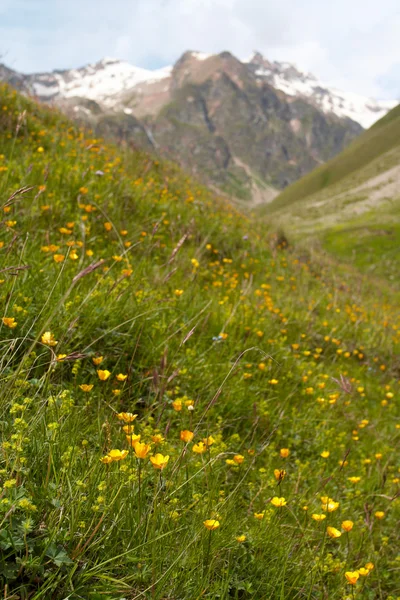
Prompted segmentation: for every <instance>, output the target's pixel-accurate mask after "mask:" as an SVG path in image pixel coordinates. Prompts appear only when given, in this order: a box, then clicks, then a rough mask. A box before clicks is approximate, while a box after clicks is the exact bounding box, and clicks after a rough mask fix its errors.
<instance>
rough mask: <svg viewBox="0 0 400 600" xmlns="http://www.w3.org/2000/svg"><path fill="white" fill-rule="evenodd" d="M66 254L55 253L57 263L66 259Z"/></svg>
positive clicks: (54, 257)
mask: <svg viewBox="0 0 400 600" xmlns="http://www.w3.org/2000/svg"><path fill="white" fill-rule="evenodd" d="M64 258H65V256H64V254H53V259H54V261H55V262H56V263H61V262H62V261H63V260H64Z"/></svg>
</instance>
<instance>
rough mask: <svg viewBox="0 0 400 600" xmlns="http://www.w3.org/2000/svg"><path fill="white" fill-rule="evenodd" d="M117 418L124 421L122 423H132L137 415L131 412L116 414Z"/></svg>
mask: <svg viewBox="0 0 400 600" xmlns="http://www.w3.org/2000/svg"><path fill="white" fill-rule="evenodd" d="M97 372H98V371H97ZM117 417H118V419H119V420H120V421H124V423H132V421H134V420H135V419H136V417H137V415H136V414H135V415H134V414H133V413H131V412H120V413H118V414H117Z"/></svg>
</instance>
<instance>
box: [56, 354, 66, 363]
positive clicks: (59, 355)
mask: <svg viewBox="0 0 400 600" xmlns="http://www.w3.org/2000/svg"><path fill="white" fill-rule="evenodd" d="M66 357H67V355H66V354H57V360H58V361H59V362H62V361H63V360H64V358H66Z"/></svg>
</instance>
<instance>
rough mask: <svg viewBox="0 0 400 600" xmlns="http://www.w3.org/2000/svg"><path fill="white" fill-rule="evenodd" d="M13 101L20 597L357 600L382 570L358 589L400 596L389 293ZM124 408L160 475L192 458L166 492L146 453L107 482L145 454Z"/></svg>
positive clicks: (9, 278)
mask: <svg viewBox="0 0 400 600" xmlns="http://www.w3.org/2000/svg"><path fill="white" fill-rule="evenodd" d="M0 96H1V102H0V105H1V106H2V111H1V115H0V142H1V162H0V165H1V166H0V189H1V198H2V205H3V207H2V210H3V211H4V217H3V221H2V223H1V229H0V241H1V244H0V245H1V249H0V260H1V266H0V276H1V284H0V294H1V301H2V306H3V309H2V310H3V315H4V317H6V318H7V319H12V318H13V319H15V322H16V326H15V327H14V328H10V327H9V325H12V324H13V322H12V321H6V323H5V324H3V325H1V329H0V344H1V348H2V352H1V360H0V377H1V388H0V389H1V392H0V398H1V401H0V430H1V439H2V446H1V451H0V452H1V453H0V485H1V486H2V494H1V499H0V519H1V532H0V548H1V550H2V553H1V555H0V578H1V581H2V586H3V589H2V592H3V595H4V597H10V594H11V593H12V592H15V594H16V595H17V596H14V597H21V598H26V597H28V595H29V598H30V599H31V600H32V599H33V600H38V599H39V598H40V599H44V598H46V599H47V598H54V599H58V598H59V599H61V598H66V597H68V598H70V599H71V600H74V599H78V598H85V599H91V600H100V599H103V600H104V598H108V599H109V600H110V599H113V600H114V599H115V600H117V599H122V598H129V599H133V598H156V599H160V600H161V599H171V600H172V599H173V598H174V599H175V598H183V597H184V598H198V597H200V596H201V597H202V598H210V599H211V598H212V599H214V598H237V599H239V598H240V599H247V598H249V599H250V598H271V599H275V598H276V599H282V598H309V599H311V598H322V597H324V598H329V600H335V599H338V600H339V599H342V598H343V597H344V596H345V595H346V594H347V593H348V592H349V586H348V585H347V584H346V579H345V572H346V571H353V570H354V569H356V568H359V567H361V566H363V565H365V564H366V563H367V562H370V561H372V562H373V563H374V565H375V568H374V569H373V570H372V571H371V572H370V574H369V575H368V577H366V578H363V577H361V576H360V581H359V582H358V583H357V586H356V593H361V594H362V597H363V598H367V599H371V600H372V599H373V598H382V599H384V598H389V596H390V595H392V596H396V595H398V594H399V589H398V577H397V574H398V560H397V552H396V540H397V529H396V522H397V521H398V517H399V501H398V499H394V498H395V496H396V493H397V491H398V484H399V473H398V467H397V466H396V454H395V447H396V443H397V442H398V439H399V433H400V432H399V427H398V425H396V418H398V408H397V406H396V397H397V396H398V393H399V383H398V380H399V375H400V365H399V362H398V359H397V358H396V351H397V350H398V347H399V341H400V315H399V311H398V307H397V306H396V305H395V304H394V306H392V305H391V304H390V302H389V301H388V299H387V296H389V294H388V295H387V296H385V291H384V290H379V289H375V288H374V287H373V286H370V287H368V283H365V282H364V281H363V280H361V279H360V278H358V277H355V276H351V277H349V276H348V275H347V274H346V270H341V268H340V267H339V266H338V265H329V264H327V265H324V264H322V263H321V262H320V261H318V260H313V261H310V260H309V259H307V257H306V256H304V255H303V254H297V253H296V252H295V251H294V250H292V251H287V250H285V249H284V248H281V247H280V246H279V245H278V246H277V245H276V244H274V243H273V239H270V238H268V239H266V234H265V230H264V228H261V226H260V227H259V225H258V224H257V223H253V222H250V221H249V220H247V219H245V218H244V217H243V216H242V215H240V214H239V213H236V212H235V211H233V210H232V209H230V208H228V207H227V206H225V205H224V204H223V203H222V202H219V201H218V200H217V199H215V198H214V197H212V196H211V195H210V194H209V193H208V192H206V191H205V190H204V189H202V188H200V187H199V186H197V185H196V184H194V183H193V182H191V181H190V180H188V179H187V178H186V177H185V176H183V175H182V174H181V173H180V172H179V171H177V170H176V169H175V168H174V167H172V166H169V165H165V164H159V163H157V162H154V161H153V160H151V159H149V158H147V157H146V156H145V155H141V154H131V155H127V156H122V155H120V154H118V152H117V151H116V150H115V149H114V148H112V147H107V146H105V145H104V144H103V143H102V142H101V141H100V140H93V139H90V136H87V135H85V134H83V133H82V132H80V131H78V130H76V129H74V128H73V127H72V126H71V125H70V124H69V123H68V122H67V121H65V120H64V119H63V118H61V117H60V116H58V115H57V114H53V113H51V112H47V111H44V110H43V109H41V108H39V107H37V106H36V105H34V104H31V103H30V102H28V101H27V100H25V99H23V98H21V97H19V96H17V95H16V94H15V93H13V92H12V91H11V90H10V89H8V88H7V87H1V88H0ZM25 111H26V113H25ZM21 113H22V114H24V116H23V117H21V116H20V115H21ZM24 188H25V189H24ZM17 190H19V192H17V193H15V192H16V191H17ZM13 194H15V195H14V196H13ZM7 199H9V200H7ZM55 258H57V260H55ZM58 261H59V262H58ZM100 261H104V262H101V263H100ZM47 331H50V332H51V333H53V334H54V336H55V340H56V341H57V344H56V345H55V346H53V347H51V346H49V345H48V344H46V341H47V340H46V338H44V340H42V335H43V333H44V332H47ZM59 355H61V357H60V356H59ZM62 355H64V357H62ZM57 356H59V358H57ZM100 356H102V357H103V360H102V362H101V363H100V365H98V366H95V364H94V362H93V359H96V358H98V359H99V357H100ZM97 362H98V361H97ZM99 369H101V370H102V371H104V370H107V371H109V372H110V376H109V378H108V379H107V380H104V381H102V380H101V379H100V378H99V373H98V370H99ZM119 374H120V376H119V377H118V375H119ZM100 375H103V376H104V373H100ZM125 375H126V376H127V377H126V378H125ZM341 375H342V376H343V377H345V378H348V380H347V379H346V380H345V381H346V383H345V385H344V387H346V389H347V392H345V391H344V390H343V389H341V388H340V386H339V385H338V383H337V382H336V381H335V380H334V378H335V379H337V378H339V377H340V376H341ZM85 384H86V385H89V386H92V387H91V389H90V391H87V392H85V391H83V389H82V387H81V386H82V385H85ZM192 408H193V410H192ZM122 411H130V412H132V413H135V414H137V415H138V416H137V418H136V420H135V421H134V431H135V434H138V435H139V434H140V435H141V438H142V440H143V441H144V442H147V443H149V444H151V450H150V452H149V454H148V456H149V455H154V454H155V453H156V452H161V453H162V454H163V455H168V456H169V457H170V458H169V463H168V465H167V466H166V468H165V469H164V470H163V471H162V472H161V471H159V470H156V469H154V468H153V467H152V465H151V463H150V461H149V460H148V456H147V457H146V458H145V459H139V458H135V452H134V450H133V449H132V448H131V449H130V453H129V454H128V456H127V457H126V458H125V459H123V460H121V461H114V462H111V463H110V464H104V463H103V462H101V460H100V459H101V458H102V457H103V456H106V455H107V453H108V452H109V451H110V450H112V449H120V450H122V449H128V448H129V440H126V435H125V433H124V432H123V431H122V426H123V425H124V422H123V421H122V420H121V417H118V416H117V414H118V413H119V412H122ZM397 423H398V421H397ZM182 430H190V431H191V432H193V433H194V439H193V442H191V443H188V444H187V445H186V444H185V443H184V442H182V441H181V440H180V431H182ZM131 435H132V434H131ZM158 436H162V438H161V439H160V437H158ZM209 436H212V438H213V439H212V440H208V443H207V444H206V445H205V446H204V448H203V449H204V450H205V452H204V453H200V454H199V453H196V452H195V451H194V450H196V449H197V450H199V449H201V444H200V446H199V445H197V446H194V442H195V443H196V444H198V443H199V442H200V441H201V440H202V439H206V438H208V437H209ZM211 442H212V443H211ZM282 448H288V449H289V450H290V452H289V453H288V454H289V455H288V456H286V458H285V457H284V456H281V453H280V449H282ZM136 450H138V447H136ZM323 451H325V452H327V453H329V455H328V454H325V455H324V456H325V458H323V457H321V453H322V452H323ZM285 454H286V453H283V455H285ZM344 458H345V463H344V464H342V461H343V459H344ZM274 470H278V471H279V470H284V471H285V476H284V479H283V481H282V482H280V483H279V482H278V481H277V479H276V478H275V476H274ZM282 474H284V473H282ZM354 477H355V478H356V479H353V478H354ZM357 478H360V479H359V481H358V479H357ZM275 496H277V497H279V498H280V497H284V498H285V502H287V504H286V505H285V506H282V507H281V508H279V507H278V508H276V507H274V506H273V504H271V502H270V500H271V498H273V497H275ZM324 496H329V497H330V498H333V499H334V500H335V501H337V502H338V503H339V504H338V505H333V508H335V509H336V510H334V511H332V512H329V511H326V510H324V507H323V506H321V503H322V504H323V500H321V497H324ZM325 508H326V507H325ZM377 511H378V515H376V513H377ZM379 511H382V512H383V513H384V515H383V518H380V517H381V516H382V515H380V513H379ZM312 514H323V515H325V516H326V518H325V520H322V521H320V522H318V521H316V520H314V519H313V518H312V517H311V515H312ZM206 519H218V521H219V522H220V527H219V528H218V529H217V530H216V531H212V532H209V531H207V530H206V528H205V527H204V525H203V521H205V520H206ZM345 519H350V520H352V521H353V522H354V528H353V530H352V531H351V532H350V533H349V534H348V535H347V534H344V533H343V535H342V536H341V537H338V538H336V539H334V538H332V539H331V537H329V535H327V533H326V532H327V529H326V526H327V525H329V526H334V527H336V528H337V529H338V530H341V523H342V521H343V520H345ZM239 536H245V538H246V539H245V540H244V541H243V538H239V540H240V541H238V539H237V538H238V537H239ZM5 586H7V587H5ZM361 589H362V590H363V591H362V592H358V591H359V590H361Z"/></svg>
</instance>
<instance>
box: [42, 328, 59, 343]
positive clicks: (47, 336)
mask: <svg viewBox="0 0 400 600" xmlns="http://www.w3.org/2000/svg"><path fill="white" fill-rule="evenodd" d="M41 340H42V344H44V345H45V346H57V344H58V342H57V341H56V339H55V338H54V334H53V333H51V331H45V332H44V334H43V335H42V337H41Z"/></svg>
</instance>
